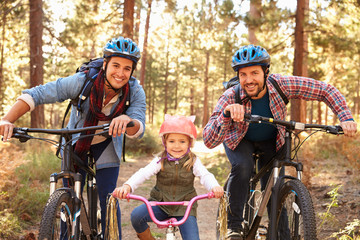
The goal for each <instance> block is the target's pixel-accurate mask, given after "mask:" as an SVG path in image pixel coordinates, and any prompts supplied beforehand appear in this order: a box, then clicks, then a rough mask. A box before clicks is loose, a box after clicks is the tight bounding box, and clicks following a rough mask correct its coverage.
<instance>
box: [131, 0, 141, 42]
mask: <svg viewBox="0 0 360 240" xmlns="http://www.w3.org/2000/svg"><path fill="white" fill-rule="evenodd" d="M141 7H142V1H141V0H135V17H134V18H135V27H134V37H133V38H134V41H135V42H136V43H139V31H140V15H141Z"/></svg>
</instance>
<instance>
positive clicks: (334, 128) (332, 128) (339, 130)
mask: <svg viewBox="0 0 360 240" xmlns="http://www.w3.org/2000/svg"><path fill="white" fill-rule="evenodd" d="M326 132H327V133H331V134H335V135H339V134H344V131H343V129H342V127H341V126H340V125H336V126H328V127H327V128H326Z"/></svg>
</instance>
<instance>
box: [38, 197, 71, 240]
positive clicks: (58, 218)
mask: <svg viewBox="0 0 360 240" xmlns="http://www.w3.org/2000/svg"><path fill="white" fill-rule="evenodd" d="M73 207H74V202H73V199H72V198H71V194H70V193H69V192H67V191H65V190H56V191H55V192H54V193H53V194H51V196H50V198H49V200H48V202H47V204H46V206H45V208H44V213H43V215H42V218H41V222H40V230H39V240H55V239H70V237H71V229H72V216H74V213H73ZM62 221H63V222H65V223H66V226H67V229H66V231H67V232H63V233H61V234H62V236H60V224H61V222H62Z"/></svg>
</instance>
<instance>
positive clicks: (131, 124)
mask: <svg viewBox="0 0 360 240" xmlns="http://www.w3.org/2000/svg"><path fill="white" fill-rule="evenodd" d="M134 126H135V123H134V121H131V122H129V123H128V124H127V125H126V127H134Z"/></svg>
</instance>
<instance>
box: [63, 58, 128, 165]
mask: <svg viewBox="0 0 360 240" xmlns="http://www.w3.org/2000/svg"><path fill="white" fill-rule="evenodd" d="M103 63H104V58H94V59H90V60H89V61H87V62H84V63H82V64H81V65H80V66H79V67H78V68H77V69H76V73H78V72H85V73H86V80H85V82H84V84H83V86H82V87H81V90H80V92H79V94H78V96H77V97H76V98H74V99H71V100H70V102H69V104H68V106H67V108H66V111H65V114H64V118H63V121H62V124H61V127H62V128H64V126H65V119H66V116H67V114H68V113H69V110H70V108H71V106H72V105H74V106H75V107H76V108H77V110H78V111H79V112H82V111H83V109H82V104H83V103H84V102H85V101H86V99H87V98H88V97H89V96H90V92H91V88H92V87H93V85H94V81H95V79H96V77H97V73H98V72H99V71H100V69H101V67H102V66H103ZM129 105H130V91H129V94H128V95H127V96H126V101H125V109H124V112H126V110H127V109H128V107H129ZM60 141H61V138H60ZM122 152H123V161H124V162H125V136H124V139H123V151H122Z"/></svg>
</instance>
